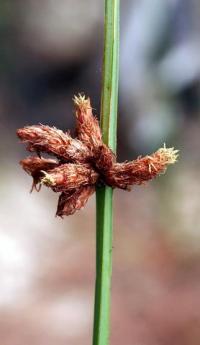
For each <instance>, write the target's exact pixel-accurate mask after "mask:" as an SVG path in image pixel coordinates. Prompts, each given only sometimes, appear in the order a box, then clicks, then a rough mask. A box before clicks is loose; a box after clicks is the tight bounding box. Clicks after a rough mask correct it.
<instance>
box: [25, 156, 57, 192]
mask: <svg viewBox="0 0 200 345" xmlns="http://www.w3.org/2000/svg"><path fill="white" fill-rule="evenodd" d="M20 165H21V166H22V168H23V169H24V170H25V171H26V172H27V173H28V174H29V175H31V176H32V178H33V185H32V188H31V191H32V190H33V189H34V188H35V189H36V190H37V184H38V183H40V180H41V178H42V177H43V173H42V172H41V170H45V171H49V170H50V169H53V168H55V167H56V166H58V162H57V161H56V160H55V159H45V158H40V157H37V156H36V157H27V158H25V159H23V160H21V161H20Z"/></svg>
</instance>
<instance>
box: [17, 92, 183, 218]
mask: <svg viewBox="0 0 200 345" xmlns="http://www.w3.org/2000/svg"><path fill="white" fill-rule="evenodd" d="M74 105H75V114H76V138H72V137H71V135H70V133H68V132H66V133H64V132H63V131H61V130H59V129H57V128H55V127H49V126H44V125H37V126H28V127H24V128H22V129H19V130H18V131H17V134H18V137H19V138H20V139H21V140H22V142H25V143H27V144H28V145H27V150H28V151H30V152H35V153H36V154H37V155H36V156H30V157H28V158H26V159H24V160H22V161H21V162H20V164H21V165H22V167H23V169H24V170H25V171H26V172H27V173H28V174H30V175H31V176H32V177H33V186H32V189H33V188H35V189H36V190H39V189H40V187H41V185H42V184H44V185H46V186H48V187H50V188H52V190H53V191H54V192H60V193H61V194H60V196H59V200H58V207H57V212H56V215H58V216H61V217H62V216H64V215H71V214H73V213H74V212H75V211H76V210H79V209H81V208H82V207H83V206H84V205H85V204H86V202H87V200H88V198H89V197H90V195H92V194H93V193H94V191H95V186H96V185H100V184H104V185H108V186H111V187H113V188H121V189H125V190H129V189H130V187H131V186H132V185H135V184H137V185H138V184H142V183H144V182H145V181H148V180H151V179H152V178H154V177H156V176H157V175H159V174H161V173H163V172H165V170H166V167H167V165H169V164H173V163H175V162H176V160H177V156H178V151H177V150H174V149H173V148H166V147H165V146H164V147H163V148H161V149H159V150H158V151H157V152H155V153H153V154H152V155H150V156H145V157H138V158H137V159H136V160H133V161H130V162H124V163H117V162H116V156H115V155H114V153H113V152H112V151H111V150H110V149H109V148H108V147H107V146H106V145H105V144H104V143H103V141H102V134H101V129H100V127H99V123H98V120H97V119H96V117H95V116H93V112H92V107H91V104H90V99H89V98H87V99H86V98H85V96H81V95H79V96H78V97H75V98H74ZM41 152H45V153H48V154H50V155H53V156H54V157H55V159H46V158H43V157H41Z"/></svg>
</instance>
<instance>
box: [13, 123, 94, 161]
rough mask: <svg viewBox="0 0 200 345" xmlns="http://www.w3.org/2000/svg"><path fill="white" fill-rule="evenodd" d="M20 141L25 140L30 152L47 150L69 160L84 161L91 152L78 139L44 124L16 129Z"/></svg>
mask: <svg viewBox="0 0 200 345" xmlns="http://www.w3.org/2000/svg"><path fill="white" fill-rule="evenodd" d="M17 135H18V137H19V138H20V139H21V140H22V142H27V143H28V147H27V149H28V150H29V151H30V152H47V153H50V154H54V155H55V156H57V157H59V158H61V159H64V160H66V161H71V162H86V161H87V160H88V159H89V157H90V155H91V153H90V151H89V149H88V148H87V146H85V145H84V144H83V143H82V142H81V141H80V140H78V139H73V138H72V137H71V136H70V135H69V134H68V133H64V132H63V131H61V130H59V129H57V128H55V127H49V126H44V125H37V126H28V127H24V128H21V129H18V131H17Z"/></svg>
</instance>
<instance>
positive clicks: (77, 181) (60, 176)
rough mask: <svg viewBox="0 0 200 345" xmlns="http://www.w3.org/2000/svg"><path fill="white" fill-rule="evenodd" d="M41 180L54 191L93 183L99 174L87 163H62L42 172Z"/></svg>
mask: <svg viewBox="0 0 200 345" xmlns="http://www.w3.org/2000/svg"><path fill="white" fill-rule="evenodd" d="M43 173H44V177H43V178H42V180H41V182H42V183H43V184H45V185H46V186H48V187H51V188H52V189H53V190H54V191H55V192H62V191H67V190H72V189H77V188H79V187H81V186H85V185H94V184H95V183H96V182H97V179H98V177H99V174H98V173H97V172H96V171H95V170H94V169H92V168H91V166H90V165H89V164H70V163H69V164H62V165H59V166H58V167H57V168H55V169H52V170H50V171H49V172H43Z"/></svg>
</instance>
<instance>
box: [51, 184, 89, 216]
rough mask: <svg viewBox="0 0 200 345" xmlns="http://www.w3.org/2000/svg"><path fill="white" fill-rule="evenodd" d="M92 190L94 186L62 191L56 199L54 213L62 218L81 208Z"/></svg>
mask: <svg viewBox="0 0 200 345" xmlns="http://www.w3.org/2000/svg"><path fill="white" fill-rule="evenodd" d="M94 192H95V187H94V186H84V187H80V188H78V189H76V190H73V189H72V190H70V191H67V192H62V193H61V194H60V196H59V199H58V207H57V212H56V215H57V216H59V217H61V218H62V217H63V216H69V215H72V214H74V213H75V212H76V211H77V210H81V209H82V208H83V207H84V206H85V204H86V203H87V201H88V199H89V197H90V196H91V195H92V194H93V193H94Z"/></svg>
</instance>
